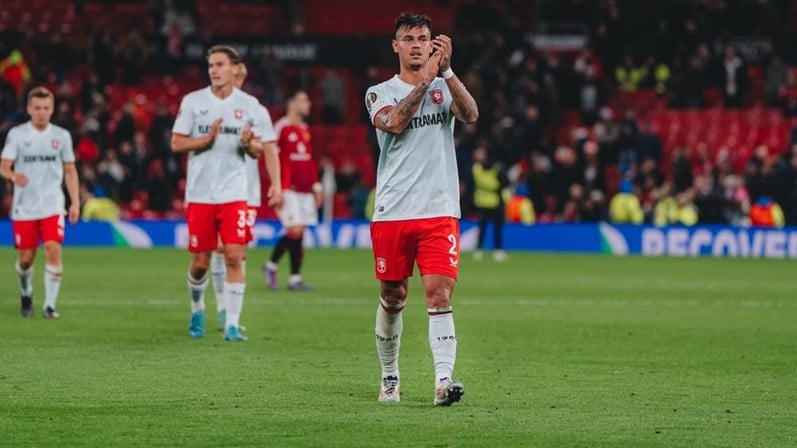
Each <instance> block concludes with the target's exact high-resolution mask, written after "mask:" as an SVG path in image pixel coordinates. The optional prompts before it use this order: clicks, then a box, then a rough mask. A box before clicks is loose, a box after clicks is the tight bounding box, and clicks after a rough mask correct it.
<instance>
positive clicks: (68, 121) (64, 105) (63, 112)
mask: <svg viewBox="0 0 797 448" xmlns="http://www.w3.org/2000/svg"><path fill="white" fill-rule="evenodd" d="M53 123H55V124H57V125H58V126H61V127H62V128H64V129H66V130H67V131H69V133H70V134H71V135H72V139H73V140H74V139H75V137H76V136H77V135H76V134H77V122H75V119H74V118H72V106H70V105H69V102H68V101H60V102H59V103H58V106H57V107H56V108H55V114H54V115H53Z"/></svg>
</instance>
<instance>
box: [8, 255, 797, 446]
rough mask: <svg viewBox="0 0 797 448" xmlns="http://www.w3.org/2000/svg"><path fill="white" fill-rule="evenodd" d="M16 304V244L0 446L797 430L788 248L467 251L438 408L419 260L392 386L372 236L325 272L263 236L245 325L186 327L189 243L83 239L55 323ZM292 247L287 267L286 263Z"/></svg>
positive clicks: (738, 435)
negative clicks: (290, 285) (687, 252)
mask: <svg viewBox="0 0 797 448" xmlns="http://www.w3.org/2000/svg"><path fill="white" fill-rule="evenodd" d="M42 255H43V254H42V253H40V254H39V257H40V258H39V260H37V264H36V272H35V295H34V300H35V306H36V316H35V317H34V318H32V319H23V318H22V317H20V315H19V310H18V307H19V303H18V302H19V299H18V296H19V294H18V288H17V281H16V276H15V274H14V269H13V263H14V260H15V253H14V251H13V250H12V249H10V248H2V249H0V298H2V300H0V305H1V306H0V332H1V333H2V338H0V446H42V447H43V446H98V447H100V446H101V447H112V446H114V447H115V446H118V447H131V446H147V447H157V446H163V447H178V446H181V447H182V446H184V447H200V446H225V447H233V446H252V447H281V446H319V447H355V446H361V447H416V446H419V447H426V446H429V447H460V446H484V447H508V446H524V447H525V446H557V447H626V446H627V447H643V446H644V447H674V446H684V447H734V446H738V447H753V446H760V447H789V446H797V379H796V378H797V275H795V274H796V273H797V266H795V264H794V262H793V261H784V260H741V259H708V258H701V259H689V258H679V259H676V258H640V257H627V258H618V257H610V256H577V255H555V254H522V253H512V254H511V258H510V260H509V262H507V263H502V264H499V263H494V262H492V261H482V262H480V263H476V262H474V261H472V260H471V259H470V257H469V256H468V255H469V254H466V255H465V256H463V260H462V268H461V279H460V282H459V284H458V286H457V290H456V291H455V294H454V296H455V298H454V316H455V321H456V328H457V336H458V339H459V353H458V358H457V365H456V369H455V377H456V378H457V379H459V380H461V381H463V382H464V384H465V387H466V393H465V396H464V397H463V400H462V402H460V403H457V404H456V405H454V406H452V407H450V408H435V407H433V406H432V395H433V384H432V380H433V378H432V376H433V375H432V373H433V372H432V367H431V354H430V352H429V347H428V340H427V318H426V312H425V306H424V305H423V300H422V297H423V296H422V290H421V288H420V284H419V279H418V277H417V275H416V276H415V277H413V281H412V282H411V286H410V295H409V303H408V307H407V309H406V310H405V317H404V337H403V340H402V351H401V358H400V365H401V373H402V378H401V380H402V391H403V395H402V401H401V403H399V404H396V405H380V404H379V403H377V401H376V396H377V392H378V381H379V364H378V361H377V358H376V353H375V348H374V341H373V327H374V311H375V309H376V306H377V305H376V304H377V294H378V288H377V282H376V280H375V279H374V277H373V271H372V270H373V268H372V261H371V257H370V253H369V252H367V251H361V250H351V251H337V250H310V251H308V252H307V254H306V268H305V279H306V280H307V282H308V283H310V284H312V285H314V286H315V287H316V288H317V290H316V291H314V292H310V293H292V292H289V291H285V290H281V291H277V292H270V291H267V290H266V289H265V287H264V286H263V284H262V280H261V277H260V273H259V267H260V265H261V263H262V262H263V261H264V259H265V257H266V256H267V255H268V250H267V249H256V250H253V251H250V254H249V260H250V261H249V263H248V267H247V270H248V276H249V277H248V289H247V291H246V301H245V305H244V312H243V317H242V323H243V324H244V325H246V326H247V327H248V330H247V334H248V336H249V337H250V340H249V341H248V342H246V343H225V342H223V341H222V340H221V335H220V333H218V332H216V331H215V330H214V328H215V326H214V325H213V324H214V323H215V301H214V299H213V292H212V291H211V290H210V289H209V290H208V294H207V304H208V316H207V317H208V322H207V324H208V327H209V331H208V335H207V336H206V337H205V339H204V340H199V341H197V340H191V339H189V338H188V336H187V319H188V298H187V292H186V286H185V272H186V268H187V265H188V259H189V256H188V254H187V253H186V252H184V251H182V250H177V249H174V250H172V249H156V250H130V249H105V250H99V249H76V248H66V250H65V253H64V259H65V271H64V272H65V274H64V283H63V286H62V290H61V297H60V299H59V306H58V309H59V311H60V313H61V319H60V320H59V321H46V320H44V319H42V318H41V308H40V307H41V303H42V299H43V296H44V290H43V283H42V272H43V259H42V258H41V257H42ZM286 262H287V260H283V264H282V266H281V269H282V272H281V274H282V277H281V281H283V282H284V281H285V280H286V277H285V275H284V272H285V271H287V264H286Z"/></svg>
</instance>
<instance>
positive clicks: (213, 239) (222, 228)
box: [185, 201, 249, 253]
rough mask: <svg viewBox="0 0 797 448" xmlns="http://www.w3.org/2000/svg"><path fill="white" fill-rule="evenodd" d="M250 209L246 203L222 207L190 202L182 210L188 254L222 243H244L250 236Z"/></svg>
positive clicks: (212, 248)
mask: <svg viewBox="0 0 797 448" xmlns="http://www.w3.org/2000/svg"><path fill="white" fill-rule="evenodd" d="M248 220H249V208H248V207H247V206H246V201H238V202H228V203H225V204H197V203H190V204H188V207H187V208H186V210H185V221H186V223H187V224H188V251H189V252H193V253H197V252H206V251H209V250H214V249H216V247H217V246H218V238H219V237H220V238H221V242H222V243H224V244H242V245H243V244H246V243H247V238H248V236H249V226H248V225H247V221H248Z"/></svg>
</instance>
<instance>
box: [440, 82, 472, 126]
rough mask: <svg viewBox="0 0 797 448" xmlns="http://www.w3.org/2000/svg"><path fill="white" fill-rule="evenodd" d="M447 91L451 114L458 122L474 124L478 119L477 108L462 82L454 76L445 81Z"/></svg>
mask: <svg viewBox="0 0 797 448" xmlns="http://www.w3.org/2000/svg"><path fill="white" fill-rule="evenodd" d="M446 84H448V90H449V91H451V112H453V113H454V116H455V117H457V119H458V120H459V121H464V122H465V123H475V122H476V120H478V119H479V107H478V106H477V105H476V100H475V99H473V95H471V94H470V92H468V89H466V88H465V85H464V84H462V81H460V80H459V78H457V75H454V76H452V77H450V78H448V79H447V80H446Z"/></svg>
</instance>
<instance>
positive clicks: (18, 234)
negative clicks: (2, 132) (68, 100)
mask: <svg viewBox="0 0 797 448" xmlns="http://www.w3.org/2000/svg"><path fill="white" fill-rule="evenodd" d="M54 102H55V97H54V96H53V93H52V92H50V90H48V89H47V88H45V87H35V88H34V89H32V90H31V91H30V93H28V115H30V121H28V122H26V123H23V124H21V125H19V126H15V127H14V128H12V129H11V130H10V131H9V132H8V136H7V137H6V142H5V146H4V148H3V154H2V161H0V177H2V178H3V179H7V180H10V181H11V182H12V183H13V184H14V198H13V203H12V206H11V220H12V226H13V231H14V245H15V246H16V248H17V250H18V252H19V255H18V258H17V264H16V271H17V275H18V276H19V288H20V295H21V298H20V301H21V309H22V315H23V316H25V317H30V316H31V315H33V283H32V282H31V278H32V276H33V262H34V260H35V259H36V249H37V248H38V247H39V242H40V241H43V242H44V257H45V260H46V261H45V268H44V305H43V313H44V314H43V315H44V317H46V318H48V319H58V312H56V310H55V304H56V301H57V299H58V292H59V290H60V288H61V276H62V273H63V268H62V265H61V245H62V244H63V242H64V204H65V199H64V193H63V190H62V189H61V185H62V184H63V183H65V184H66V189H67V192H68V193H69V200H70V205H69V210H68V211H67V216H68V218H69V222H70V223H71V224H74V223H76V222H77V220H78V219H79V218H80V199H79V194H78V191H79V188H78V175H77V169H76V168H75V153H74V151H73V149H72V137H71V136H70V135H69V131H67V130H66V129H64V128H61V127H59V126H56V125H54V124H52V123H50V119H51V118H52V116H53V104H54Z"/></svg>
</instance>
